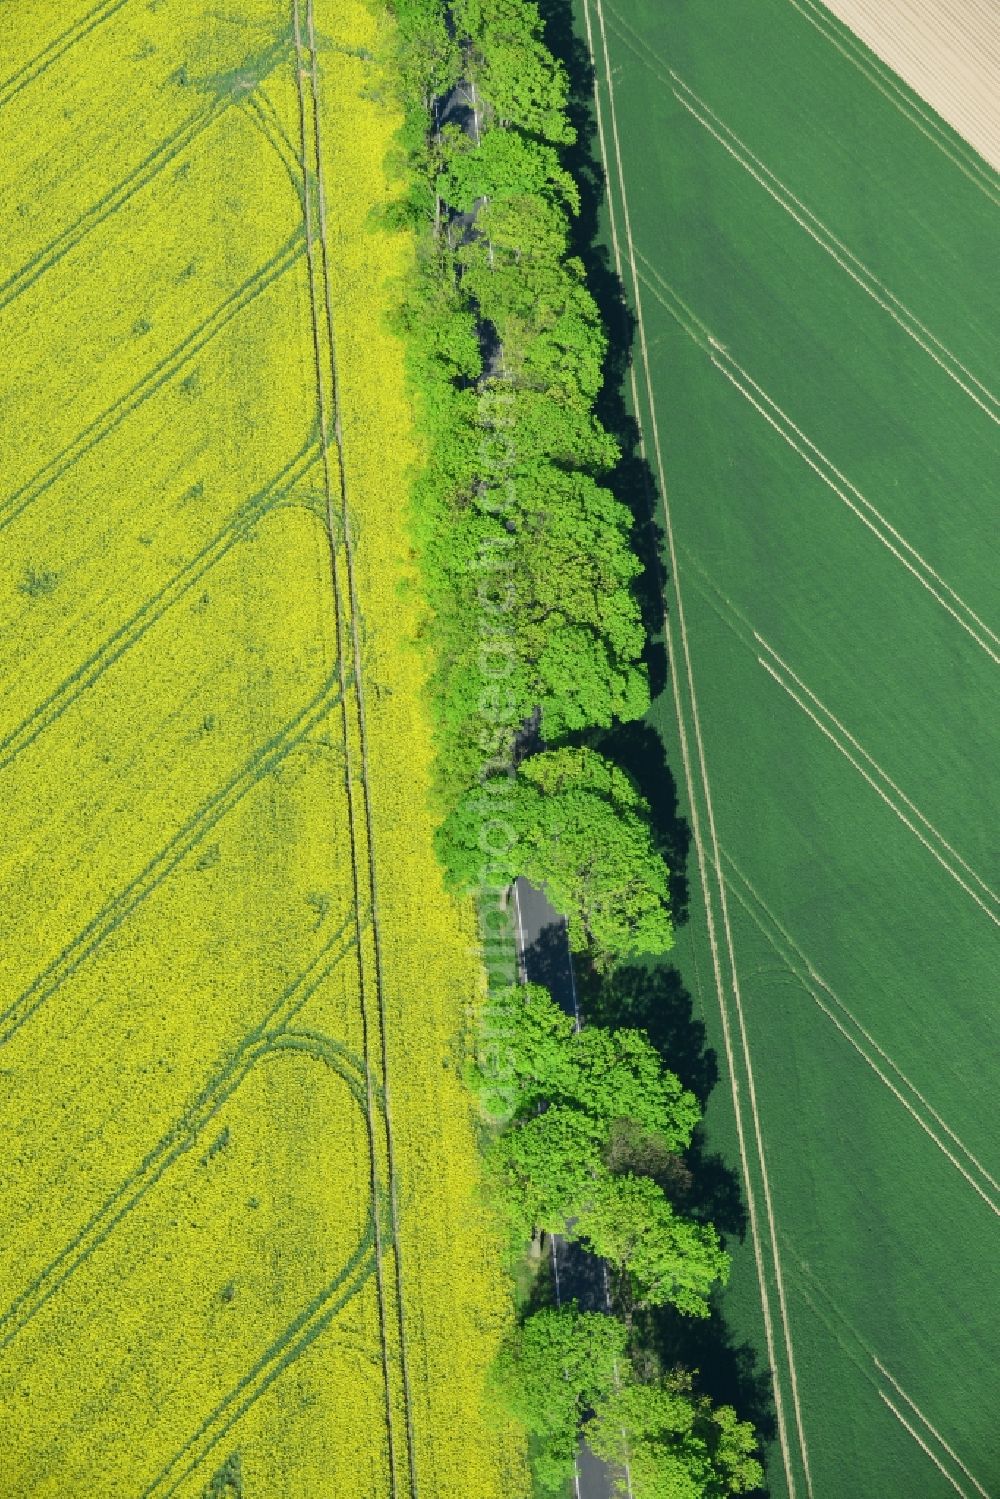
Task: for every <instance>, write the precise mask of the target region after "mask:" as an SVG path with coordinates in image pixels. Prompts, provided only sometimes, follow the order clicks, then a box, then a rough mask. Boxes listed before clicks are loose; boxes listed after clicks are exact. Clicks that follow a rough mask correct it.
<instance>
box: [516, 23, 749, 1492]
mask: <svg viewBox="0 0 1000 1499" xmlns="http://www.w3.org/2000/svg"><path fill="white" fill-rule="evenodd" d="M537 3H538V8H539V11H540V13H541V16H542V19H543V21H544V23H545V37H546V42H547V44H548V46H549V47H550V48H551V50H552V51H553V52H554V53H555V54H556V56H557V57H559V58H560V59H561V61H562V62H563V65H564V66H565V68H566V72H567V77H568V79H569V85H570V118H571V121H572V124H573V126H574V128H575V130H576V141H575V143H574V144H573V145H572V146H571V147H569V148H568V149H566V150H565V151H564V153H563V161H564V164H565V165H566V167H567V168H568V169H569V170H570V171H571V172H572V174H573V176H574V178H575V180H576V183H577V185H578V187H579V191H580V213H579V216H578V217H577V219H576V220H575V221H574V223H573V226H572V228H573V233H572V244H571V249H572V252H573V253H574V254H575V255H577V256H579V258H580V260H581V261H582V263H583V265H584V268H585V271H586V276H587V285H588V287H589V290H590V292H591V295H592V296H593V297H594V299H595V301H596V303H597V305H598V308H599V310H600V313H601V317H602V319H603V323H604V328H605V330H606V333H607V335H608V348H607V354H606V358H605V362H604V371H603V373H604V385H603V389H602V391H601V394H600V396H599V398H598V402H597V415H598V416H599V418H600V420H601V421H602V422H603V424H604V426H605V427H606V428H607V430H608V431H609V432H610V433H611V434H612V435H613V436H614V437H615V439H616V441H617V442H618V445H619V448H620V450H621V459H620V461H619V463H618V464H617V466H616V468H615V470H614V471H613V473H612V474H611V475H609V476H607V477H606V478H604V479H603V482H605V483H607V484H608V487H609V488H610V489H611V490H612V491H613V493H614V494H615V497H616V498H617V499H618V500H619V501H621V503H622V504H624V505H625V506H627V508H628V509H629V511H630V512H631V514H632V517H633V535H632V545H633V547H634V549H635V551H636V553H637V555H638V557H639V559H640V561H641V563H642V565H643V573H642V576H641V578H640V579H639V580H638V595H639V601H640V606H641V609H642V617H643V623H644V626H645V629H646V638H647V641H648V646H647V651H646V664H647V667H648V670H649V677H650V688H651V692H652V695H653V698H654V700H655V699H656V698H658V697H659V696H660V695H661V694H662V692H663V691H664V689H665V687H666V683H667V674H668V671H669V669H670V666H671V663H669V662H668V660H667V654H666V649H665V643H664V629H663V615H664V610H665V609H669V607H670V606H671V597H670V593H669V590H668V583H669V578H668V576H667V570H666V566H665V562H664V550H663V549H664V535H663V530H662V526H661V522H660V513H661V512H660V505H659V496H658V488H657V483H656V479H655V476H654V474H653V471H652V469H651V467H650V465H649V463H648V462H647V461H646V459H645V457H644V456H643V453H642V449H641V446H640V441H639V431H638V427H637V425H636V421H635V419H634V417H633V415H632V412H631V410H630V407H629V402H628V399H627V391H628V386H629V371H630V366H631V363H632V359H633V353H634V348H635V342H636V325H635V319H634V316H633V314H632V311H631V309H630V307H629V305H628V302H627V300H626V297H625V294H624V291H623V288H622V284H621V281H620V279H619V277H618V274H617V271H616V268H615V265H614V262H613V257H612V254H611V252H610V250H609V248H608V247H607V245H605V244H604V243H602V241H601V230H602V222H603V220H604V217H605V173H604V166H603V163H602V160H601V155H600V149H599V142H598V135H597V119H596V109H595V104H594V73H593V68H592V65H591V60H590V55H589V52H588V50H587V44H586V40H585V37H584V35H583V34H582V30H581V29H580V28H579V25H578V15H577V14H576V11H577V10H578V0H537ZM590 742H592V743H593V745H594V747H595V748H599V749H602V750H603V751H604V752H605V753H607V754H609V755H610V756H612V757H613V758H614V760H615V761H616V762H617V763H618V764H620V765H621V766H622V767H623V768H624V769H626V770H627V771H628V772H629V774H630V775H631V776H632V778H633V779H634V780H635V782H636V784H637V785H638V787H639V789H640V791H641V792H642V794H643V795H644V796H645V797H646V799H647V801H648V802H649V804H650V810H651V820H652V824H653V830H654V836H655V838H656V839H657V842H658V845H659V847H660V850H661V851H662V853H663V854H664V857H665V858H666V860H667V863H668V865H669V868H670V871H671V904H672V909H673V916H674V922H675V925H681V924H682V923H683V922H685V921H686V920H687V919H688V878H687V866H688V860H689V857H690V843H691V832H690V828H689V826H688V824H687V822H686V820H685V818H684V817H683V816H682V815H681V813H680V811H679V807H678V796H677V785H676V782H675V780H674V778H673V776H672V774H671V772H670V769H669V767H668V766H667V763H666V758H665V755H664V749H663V743H662V740H661V739H660V737H659V735H658V734H657V732H656V730H655V729H654V728H653V727H652V726H651V725H650V724H648V723H634V724H626V725H622V726H619V727H617V728H615V729H614V730H613V731H611V732H609V733H606V734H600V735H596V736H592V737H591V738H590ZM576 967H577V975H578V990H579V1001H580V1006H581V1009H582V1011H583V1013H584V1015H585V1016H586V1019H587V1020H588V1021H590V1022H592V1023H596V1024H604V1025H610V1026H638V1027H641V1028H642V1029H643V1030H645V1031H646V1033H647V1034H648V1035H649V1037H650V1039H651V1041H652V1042H653V1044H654V1045H655V1046H656V1048H657V1050H658V1051H659V1053H660V1054H661V1056H662V1057H663V1060H664V1063H665V1065H666V1066H667V1067H669V1068H670V1070H671V1071H673V1072H675V1073H676V1074H677V1076H678V1077H679V1078H680V1080H681V1082H682V1083H683V1084H684V1085H685V1086H686V1087H688V1088H690V1089H691V1091H692V1092H693V1093H694V1094H695V1095H696V1096H697V1098H698V1099H699V1101H700V1102H701V1104H702V1106H703V1107H704V1105H705V1103H706V1101H707V1099H708V1097H709V1095H710V1093H711V1091H712V1089H713V1088H714V1087H715V1086H716V1084H717V1083H718V1082H719V1080H720V1067H719V1063H718V1059H717V1057H716V1054H715V1052H714V1050H713V1049H712V1048H711V1047H710V1046H708V1044H707V1036H706V1031H705V1027H704V1025H703V1024H702V1022H701V1021H700V1020H699V1019H697V1018H696V1017H695V1015H694V1010H693V1004H692V1000H691V996H690V995H689V993H688V992H687V990H686V988H685V986H684V982H683V979H682V976H681V974H680V973H679V972H678V970H677V969H676V968H675V967H674V966H673V965H671V964H670V963H668V962H661V963H645V964H638V963H637V964H629V965H624V966H622V967H620V968H618V969H617V970H616V971H615V972H613V973H612V974H610V975H604V976H602V975H599V974H597V973H595V972H593V971H586V967H585V964H583V963H578V964H577V965H576ZM680 1167H681V1169H680V1170H679V1171H677V1172H675V1173H671V1180H670V1182H669V1184H668V1183H667V1182H666V1181H665V1182H664V1185H665V1186H668V1190H669V1191H670V1193H671V1196H672V1197H673V1198H674V1199H675V1200H676V1201H677V1203H678V1206H679V1207H681V1208H682V1209H683V1211H684V1212H686V1213H688V1214H689V1215H690V1216H692V1217H694V1218H698V1219H702V1220H711V1221H712V1222H713V1223H714V1224H715V1225H716V1227H717V1228H718V1229H719V1231H720V1233H722V1234H723V1235H724V1236H726V1237H728V1238H729V1239H730V1240H733V1239H739V1240H742V1239H743V1238H744V1237H745V1235H746V1232H747V1213H746V1205H745V1202H744V1198H743V1191H742V1185H741V1182H740V1179H739V1176H738V1174H737V1173H736V1172H735V1171H734V1170H732V1169H731V1168H730V1166H729V1165H728V1164H727V1162H726V1160H725V1159H724V1158H723V1157H722V1156H720V1155H718V1154H714V1153H712V1152H711V1151H710V1150H709V1149H708V1146H707V1144H706V1141H705V1137H704V1132H703V1131H702V1130H701V1129H699V1130H697V1131H696V1132H695V1138H694V1141H693V1142H692V1145H691V1148H690V1150H689V1151H688V1152H687V1154H686V1157H685V1160H684V1161H683V1163H680ZM636 1330H637V1334H638V1338H637V1356H638V1359H639V1361H640V1362H641V1361H642V1360H643V1359H644V1358H645V1359H648V1360H649V1361H650V1363H651V1366H653V1367H656V1366H659V1367H660V1368H665V1369H666V1368H671V1367H673V1366H675V1365H678V1364H679V1365H682V1366H684V1367H687V1368H690V1369H696V1370H698V1371H699V1377H698V1386H699V1388H701V1389H702V1390H704V1391H706V1392H707V1393H708V1394H709V1395H711V1396H712V1398H713V1399H714V1400H716V1401H719V1402H724V1403H726V1404H730V1405H733V1406H734V1407H735V1408H736V1411H737V1413H738V1414H739V1416H740V1417H741V1418H742V1419H744V1420H750V1421H752V1422H753V1423H754V1426H755V1428H756V1430H757V1432H758V1435H759V1437H760V1438H761V1440H762V1441H764V1442H766V1441H770V1440H773V1438H774V1436H775V1432H776V1426H775V1418H774V1407H773V1395H772V1389H771V1380H770V1374H769V1372H768V1371H767V1369H765V1368H763V1367H762V1365H761V1363H760V1359H759V1356H758V1353H757V1350H756V1349H755V1347H754V1346H753V1345H752V1344H750V1343H748V1342H742V1343H741V1342H737V1341H736V1339H735V1338H734V1337H733V1334H732V1332H731V1331H730V1329H729V1327H728V1325H727V1321H726V1317H725V1315H724V1311H723V1309H722V1305H721V1298H716V1300H715V1303H714V1304H713V1307H712V1312H711V1315H710V1316H709V1317H708V1318H707V1319H705V1320H699V1319H693V1318H686V1317H682V1316H680V1315H679V1314H678V1313H676V1312H675V1311H673V1310H672V1309H670V1308H666V1309H663V1310H658V1311H655V1312H647V1313H643V1314H642V1315H641V1319H640V1320H639V1322H637V1325H636ZM763 1492H764V1491H762V1493H763Z"/></svg>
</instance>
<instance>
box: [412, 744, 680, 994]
mask: <svg viewBox="0 0 1000 1499" xmlns="http://www.w3.org/2000/svg"><path fill="white" fill-rule="evenodd" d="M488 807H489V791H488V790H482V789H480V790H477V791H476V792H473V793H468V794H466V796H465V797H464V798H463V799H462V801H461V802H460V803H459V805H458V806H457V807H456V808H455V809H454V811H453V812H452V813H451V814H450V816H449V817H448V819H447V820H446V822H445V823H444V825H443V827H442V829H441V836H440V844H441V848H442V852H443V854H444V857H445V860H446V863H447V864H448V867H449V868H450V869H451V870H453V871H454V874H455V878H456V880H457V882H459V883H461V882H462V881H463V880H465V881H470V880H472V879H474V878H475V874H476V871H477V869H478V867H479V861H480V859H481V855H480V852H479V827H480V823H481V819H482V817H483V815H484V812H485V811H486V810H487V809H488ZM503 810H504V816H505V818H506V820H507V822H508V823H509V826H510V828H511V830H512V833H513V834H514V841H513V843H512V845H511V847H510V849H509V851H508V855H507V865H506V873H507V875H508V877H509V878H511V879H513V878H514V877H515V876H517V875H524V876H525V877H526V878H527V879H529V880H531V881H532V882H533V883H535V884H544V885H545V886H546V889H547V890H548V893H549V896H550V898H551V900H552V903H553V904H554V906H555V907H556V909H557V910H558V911H560V912H562V914H563V915H565V916H566V918H567V921H568V923H569V934H570V943H571V945H572V946H573V948H574V949H576V950H577V951H581V950H583V949H587V950H588V951H589V952H590V954H591V957H592V959H593V961H594V962H595V964H597V965H598V966H604V967H607V966H610V965H611V964H612V963H613V962H614V961H615V960H616V959H617V958H621V957H624V956H625V955H627V954H642V953H662V952H666V951H668V950H669V948H670V947H671V946H672V943H673V929H672V927H671V923H670V913H669V890H668V876H667V869H666V865H665V864H664V862H663V859H662V857H661V856H660V854H659V853H658V852H657V850H656V849H655V847H654V845H653V841H652V837H651V834H650V830H649V825H648V822H647V821H646V818H645V814H646V811H647V808H646V803H645V801H644V800H643V798H642V797H641V796H640V794H639V792H638V791H637V790H636V789H635V787H634V786H633V785H632V783H631V781H629V779H628V777H627V776H626V775H625V774H624V772H623V771H621V770H619V769H618V768H617V767H616V766H614V765H612V764H611V763H610V761H608V760H605V759H604V758H603V757H602V756H601V755H598V754H597V753H596V752H594V751H593V750H588V749H561V750H548V751H545V752H543V753H541V754H538V755H533V756H532V757H531V758H530V759H529V760H526V761H525V762H524V763H523V764H522V765H521V766H520V768H519V770H518V774H517V776H516V778H515V779H514V780H513V781H512V782H511V784H510V785H509V787H507V788H506V794H505V797H504V807H503Z"/></svg>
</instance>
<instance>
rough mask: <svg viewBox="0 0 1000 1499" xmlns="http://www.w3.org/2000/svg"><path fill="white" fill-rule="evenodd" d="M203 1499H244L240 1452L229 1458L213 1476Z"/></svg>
mask: <svg viewBox="0 0 1000 1499" xmlns="http://www.w3.org/2000/svg"><path fill="white" fill-rule="evenodd" d="M202 1499H243V1464H242V1463H241V1462H240V1455H239V1453H238V1452H234V1453H233V1454H232V1455H231V1456H230V1457H227V1458H226V1461H225V1462H224V1463H223V1464H222V1467H221V1468H219V1469H218V1470H217V1472H215V1473H213V1474H212V1478H211V1480H210V1482H209V1483H208V1485H207V1487H206V1488H205V1490H204V1493H203V1496H202Z"/></svg>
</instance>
